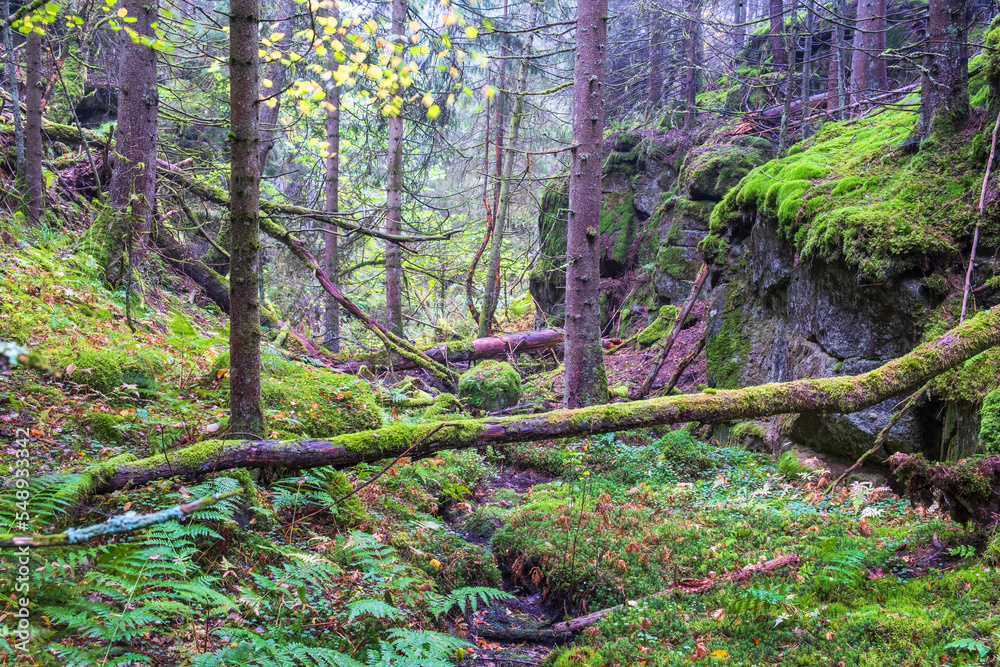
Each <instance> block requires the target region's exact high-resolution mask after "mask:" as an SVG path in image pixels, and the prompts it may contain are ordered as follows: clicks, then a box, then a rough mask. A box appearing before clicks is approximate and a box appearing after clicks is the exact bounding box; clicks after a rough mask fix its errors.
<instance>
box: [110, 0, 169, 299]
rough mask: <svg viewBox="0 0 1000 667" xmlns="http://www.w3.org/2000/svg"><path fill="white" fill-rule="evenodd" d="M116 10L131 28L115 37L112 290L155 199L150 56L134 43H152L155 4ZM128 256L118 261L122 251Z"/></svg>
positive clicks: (155, 101) (137, 0)
mask: <svg viewBox="0 0 1000 667" xmlns="http://www.w3.org/2000/svg"><path fill="white" fill-rule="evenodd" d="M122 9H124V10H125V11H126V12H128V14H127V15H128V16H131V17H133V18H135V19H136V22H135V23H131V24H126V25H128V26H129V30H133V31H135V33H136V38H135V40H133V38H132V34H131V33H130V32H129V31H128V30H122V31H121V32H120V33H119V35H120V40H121V47H120V48H121V51H120V52H119V55H118V130H117V135H118V141H117V143H116V144H115V151H114V171H113V172H112V175H111V183H110V185H109V186H108V190H109V192H110V195H111V203H112V205H113V206H114V208H115V215H116V217H117V224H116V225H115V228H116V230H118V232H117V233H116V234H114V236H115V238H112V239H111V242H110V251H111V252H110V253H109V260H108V267H107V269H106V274H105V275H106V277H107V280H108V281H109V282H110V283H111V284H117V283H119V282H121V281H122V280H127V278H128V276H127V273H128V271H130V270H131V269H130V268H129V267H130V266H131V267H134V266H136V265H138V263H139V261H140V260H141V243H138V242H136V241H137V239H139V238H141V237H139V235H140V234H142V235H146V234H148V233H149V230H150V225H151V220H152V213H153V203H154V199H155V197H156V142H157V127H156V125H157V114H158V106H159V97H158V93H157V80H156V51H155V50H154V49H151V48H150V47H149V46H147V45H145V44H141V43H139V42H138V38H139V36H143V37H153V36H154V35H155V33H154V31H153V28H152V24H153V23H155V22H156V20H157V3H156V2H155V1H153V2H150V1H149V0H125V1H124V2H123V3H122ZM129 247H132V248H134V251H133V253H132V256H131V257H126V258H124V259H121V258H123V257H124V255H125V253H126V252H127V248H129Z"/></svg>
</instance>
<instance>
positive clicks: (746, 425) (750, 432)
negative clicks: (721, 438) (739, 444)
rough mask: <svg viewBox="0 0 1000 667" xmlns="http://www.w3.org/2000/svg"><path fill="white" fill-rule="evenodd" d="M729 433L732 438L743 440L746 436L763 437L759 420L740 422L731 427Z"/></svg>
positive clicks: (762, 428)
mask: <svg viewBox="0 0 1000 667" xmlns="http://www.w3.org/2000/svg"><path fill="white" fill-rule="evenodd" d="M730 435H731V436H732V438H733V440H745V439H747V438H763V437H764V427H763V426H762V425H761V424H760V422H751V421H747V422H740V423H739V424H737V425H736V426H734V427H733V430H732V431H731V433H730Z"/></svg>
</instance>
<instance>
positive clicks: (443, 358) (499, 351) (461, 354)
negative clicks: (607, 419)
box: [335, 329, 603, 373]
mask: <svg viewBox="0 0 1000 667" xmlns="http://www.w3.org/2000/svg"><path fill="white" fill-rule="evenodd" d="M565 340H566V337H565V335H564V334H563V332H562V330H560V329H539V330H537V331H527V332H520V333H512V334H504V335H502V336H487V337H486V338H473V339H472V340H460V341H454V342H451V343H442V344H440V345H436V346H435V347H432V348H430V349H429V350H424V354H425V355H427V356H428V357H429V358H431V359H433V360H434V361H437V362H439V363H442V364H445V363H448V364H459V363H465V362H469V361H479V360H481V359H496V358H498V357H505V356H507V355H511V356H513V355H518V354H523V353H525V352H533V351H535V350H547V349H549V348H553V347H556V346H557V345H562V344H563V341H565ZM602 345H603V343H602ZM389 365H390V363H389V358H388V357H386V356H384V355H377V356H373V357H371V358H367V359H363V360H358V361H354V360H352V361H348V362H347V363H344V364H338V365H337V366H335V368H337V369H338V370H344V371H347V372H349V373H356V372H358V371H359V370H360V369H361V367H362V366H367V367H369V368H379V369H381V368H388V367H389ZM391 365H392V368H394V369H395V370H400V371H401V370H410V369H412V368H417V367H418V366H417V365H416V364H415V363H413V362H412V361H408V360H405V359H404V360H402V361H399V360H393V361H392V364H391Z"/></svg>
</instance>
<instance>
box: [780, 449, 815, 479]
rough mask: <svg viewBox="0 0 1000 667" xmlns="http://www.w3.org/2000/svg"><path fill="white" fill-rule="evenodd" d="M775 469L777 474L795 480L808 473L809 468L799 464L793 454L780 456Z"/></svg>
mask: <svg viewBox="0 0 1000 667" xmlns="http://www.w3.org/2000/svg"><path fill="white" fill-rule="evenodd" d="M776 468H777V470H778V472H779V473H781V474H782V475H784V476H785V477H788V478H789V479H795V478H797V477H798V476H799V475H801V474H802V473H805V472H809V467H808V466H805V465H803V464H802V463H800V462H799V457H798V456H796V455H795V452H785V453H784V454H782V455H781V458H780V459H778V465H777V466H776Z"/></svg>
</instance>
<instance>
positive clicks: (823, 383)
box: [85, 306, 1000, 493]
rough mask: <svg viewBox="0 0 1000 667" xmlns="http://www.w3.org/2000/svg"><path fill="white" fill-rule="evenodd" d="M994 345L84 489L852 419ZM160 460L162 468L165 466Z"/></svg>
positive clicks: (136, 473)
mask: <svg viewBox="0 0 1000 667" xmlns="http://www.w3.org/2000/svg"><path fill="white" fill-rule="evenodd" d="M998 344H1000V306H998V307H995V308H993V309H991V310H988V311H984V312H983V313H980V314H979V315H977V316H976V317H975V318H973V319H971V320H969V321H967V322H965V323H964V324H962V325H960V326H958V327H956V328H954V329H952V330H951V331H949V332H948V333H946V334H945V335H944V336H942V337H941V338H938V339H937V340H935V341H933V342H931V343H928V344H926V345H921V346H920V347H918V348H916V349H915V350H913V351H912V352H910V353H909V354H907V355H904V356H903V357H900V358H899V359H895V360H893V361H890V362H888V363H886V364H885V365H883V366H881V367H879V368H877V369H875V370H872V371H869V372H867V373H862V374H861V375H856V376H843V377H830V378H822V379H815V380H796V381H794V382H784V383H778V384H769V385H762V386H756V387H747V388H745V389H739V390H733V391H718V392H715V393H701V394H688V395H679V396H669V397H666V398H654V399H649V400H645V401H635V402H632V403H617V404H611V405H596V406H591V407H585V408H578V409H573V410H559V411H556V412H550V413H543V414H539V415H531V416H525V417H498V418H489V419H477V420H455V421H449V422H445V423H443V424H437V423H426V424H416V425H412V424H405V425H404V424H397V425H395V426H390V427H386V428H382V429H378V430H376V431H364V432H360V433H350V434H346V435H341V436H338V437H336V438H331V439H329V440H295V441H288V442H279V441H237V440H230V441H209V442H203V443H199V444H197V445H192V446H191V447H187V448H184V449H178V450H174V451H172V452H168V453H167V454H166V455H163V454H157V455H155V456H152V457H149V458H147V459H143V460H139V461H127V460H124V459H121V458H119V459H118V460H114V461H109V462H105V463H103V464H98V465H96V466H94V467H92V468H90V469H88V470H86V471H85V474H87V475H89V476H90V484H89V487H90V490H92V491H95V492H99V493H107V492H111V491H115V490H118V489H122V488H125V487H126V486H129V485H138V486H142V485H145V484H148V483H150V482H152V481H154V480H157V479H161V478H166V477H173V476H175V475H198V474H205V473H210V472H216V471H221V470H226V469H229V468H263V467H274V466H277V467H282V468H288V469H303V468H313V467H319V466H326V465H330V466H336V467H348V466H352V465H356V464H358V463H360V462H364V461H376V460H379V459H385V458H393V457H397V456H400V455H402V454H403V453H404V452H405V453H406V455H407V456H410V457H412V458H421V457H425V456H430V455H433V454H434V453H435V452H439V451H442V450H447V449H468V448H472V447H479V446H483V445H489V444H500V443H512V442H530V441H536V440H548V439H552V438H564V437H572V436H580V435H589V434H598V433H610V432H615V431H625V430H629V429H636V428H645V427H649V426H656V425H662V424H680V423H685V422H702V423H718V422H727V421H733V420H737V419H755V418H760V417H766V416H769V415H776V414H788V413H842V414H846V413H852V412H858V411H860V410H864V409H866V408H868V407H871V406H873V405H877V404H878V403H881V402H882V401H885V400H887V399H889V398H891V397H893V396H895V395H897V394H900V393H903V392H906V391H910V390H912V389H914V388H915V387H918V386H920V385H922V384H924V383H926V382H927V381H928V380H930V379H931V378H933V377H935V376H937V375H939V374H941V373H943V372H944V371H946V370H948V369H950V368H953V367H955V366H957V365H959V364H962V363H964V362H966V361H967V360H969V359H971V358H973V357H974V356H976V355H977V354H979V353H980V352H983V351H984V350H987V349H989V348H991V347H994V346H996V345H998ZM167 459H169V460H167Z"/></svg>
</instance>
